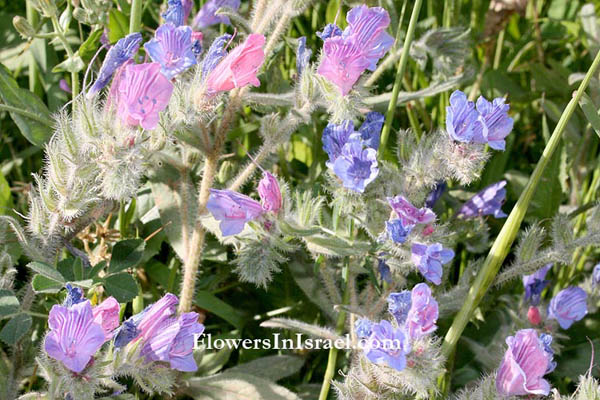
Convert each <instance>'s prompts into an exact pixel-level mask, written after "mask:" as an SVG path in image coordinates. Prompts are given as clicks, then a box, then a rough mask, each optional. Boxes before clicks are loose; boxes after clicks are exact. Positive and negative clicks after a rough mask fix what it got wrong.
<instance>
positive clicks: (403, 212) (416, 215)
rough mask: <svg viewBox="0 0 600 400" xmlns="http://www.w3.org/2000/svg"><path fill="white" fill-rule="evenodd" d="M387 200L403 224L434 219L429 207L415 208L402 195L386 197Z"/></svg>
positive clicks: (408, 224)
mask: <svg viewBox="0 0 600 400" xmlns="http://www.w3.org/2000/svg"><path fill="white" fill-rule="evenodd" d="M387 200H388V203H389V204H390V207H392V210H394V212H395V213H396V214H397V215H398V218H400V219H401V220H402V223H403V224H404V226H415V225H418V224H429V223H431V222H433V221H435V213H434V212H433V211H432V210H431V209H429V208H427V207H421V208H417V207H415V206H413V205H412V204H411V203H410V201H408V199H406V197H404V196H396V197H388V198H387Z"/></svg>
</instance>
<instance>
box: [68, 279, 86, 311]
mask: <svg viewBox="0 0 600 400" xmlns="http://www.w3.org/2000/svg"><path fill="white" fill-rule="evenodd" d="M65 289H67V297H65V301H64V302H63V306H64V307H71V306H72V305H74V304H78V303H81V302H83V301H85V300H86V299H85V298H84V297H83V290H81V288H78V287H73V286H71V284H70V283H67V284H66V285H65Z"/></svg>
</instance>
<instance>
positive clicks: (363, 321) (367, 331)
mask: <svg viewBox="0 0 600 400" xmlns="http://www.w3.org/2000/svg"><path fill="white" fill-rule="evenodd" d="M372 325H373V323H372V322H371V321H370V320H369V319H367V318H359V319H357V320H356V322H355V323H354V330H355V331H356V336H358V337H359V338H361V339H366V338H368V337H369V336H371V326H372Z"/></svg>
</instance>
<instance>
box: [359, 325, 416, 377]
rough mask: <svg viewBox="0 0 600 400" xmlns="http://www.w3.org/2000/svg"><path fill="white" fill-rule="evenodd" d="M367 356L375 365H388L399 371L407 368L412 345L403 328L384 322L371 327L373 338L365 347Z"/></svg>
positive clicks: (368, 340) (370, 337)
mask: <svg viewBox="0 0 600 400" xmlns="http://www.w3.org/2000/svg"><path fill="white" fill-rule="evenodd" d="M364 352H365V356H366V357H367V359H368V360H369V361H371V362H372V363H375V364H386V365H388V366H390V367H392V368H394V369H395V370H397V371H402V370H403V369H404V368H406V355H407V354H408V353H410V343H409V340H408V338H407V337H406V334H405V333H404V331H403V330H402V329H401V328H394V327H393V326H392V324H390V323H389V321H386V320H383V321H381V322H379V323H377V324H373V325H372V326H371V336H369V339H367V343H366V344H365V347H364Z"/></svg>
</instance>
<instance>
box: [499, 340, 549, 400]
mask: <svg viewBox="0 0 600 400" xmlns="http://www.w3.org/2000/svg"><path fill="white" fill-rule="evenodd" d="M506 344H507V345H508V349H507V350H506V353H505V354H504V358H503V360H502V363H501V364H500V368H498V372H497V373H496V389H497V390H498V393H500V394H501V395H504V396H521V395H529V394H532V395H543V396H547V395H548V393H550V384H549V383H548V381H546V380H545V379H544V378H543V377H544V375H545V374H546V372H547V371H548V367H549V366H551V365H552V354H551V353H548V352H547V351H546V346H545V344H544V343H543V342H541V341H540V339H539V338H538V335H537V332H536V331H535V330H534V329H522V330H520V331H518V332H517V333H516V334H515V336H509V337H508V338H506Z"/></svg>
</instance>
